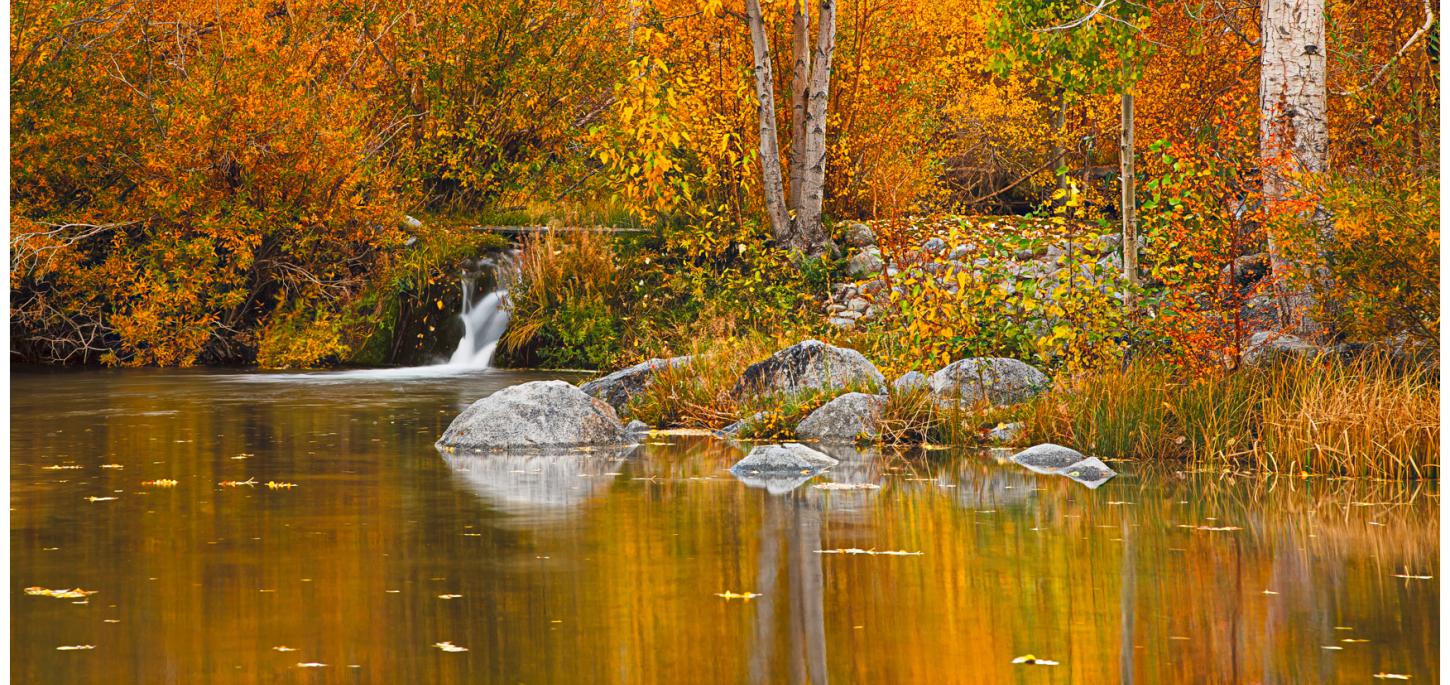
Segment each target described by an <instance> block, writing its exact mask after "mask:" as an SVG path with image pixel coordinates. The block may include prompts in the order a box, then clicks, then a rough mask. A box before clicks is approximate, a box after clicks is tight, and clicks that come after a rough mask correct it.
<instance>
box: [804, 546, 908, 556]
mask: <svg viewBox="0 0 1450 685" xmlns="http://www.w3.org/2000/svg"><path fill="white" fill-rule="evenodd" d="M816 554H870V555H882V556H892V557H919V556H921V555H922V554H924V552H905V551H902V550H874V549H860V548H857V547H849V548H846V549H818V550H816Z"/></svg>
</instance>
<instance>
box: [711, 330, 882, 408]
mask: <svg viewBox="0 0 1450 685" xmlns="http://www.w3.org/2000/svg"><path fill="white" fill-rule="evenodd" d="M851 386H865V387H869V388H871V389H873V390H884V389H885V387H886V378H885V377H884V376H882V375H881V372H880V371H877V370H876V365H875V364H872V363H871V361H870V360H868V359H866V357H864V356H862V355H861V353H860V352H857V351H856V350H851V349H847V348H844V347H836V346H834V345H827V344H826V343H823V342H821V341H819V340H806V341H804V342H799V343H796V344H794V345H791V346H790V347H787V348H785V349H783V350H781V351H779V352H776V353H775V354H773V355H771V356H769V357H767V358H766V359H763V360H761V361H758V362H756V363H754V364H751V365H750V366H749V367H748V368H746V369H745V372H744V373H742V374H740V380H739V381H736V383H735V388H734V390H733V393H734V394H735V395H736V396H737V397H738V396H741V395H743V394H746V393H757V394H766V393H775V394H790V393H796V392H800V391H802V390H822V389H826V388H846V387H851Z"/></svg>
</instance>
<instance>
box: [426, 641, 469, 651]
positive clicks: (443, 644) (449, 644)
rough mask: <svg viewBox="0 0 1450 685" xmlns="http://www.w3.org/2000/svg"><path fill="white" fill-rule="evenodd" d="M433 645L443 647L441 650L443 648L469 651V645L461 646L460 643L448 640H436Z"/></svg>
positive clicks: (445, 649) (444, 649)
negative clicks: (456, 643)
mask: <svg viewBox="0 0 1450 685" xmlns="http://www.w3.org/2000/svg"><path fill="white" fill-rule="evenodd" d="M433 646H434V647H437V648H438V649H441V650H443V651H445V652H466V651H468V648H467V647H459V646H458V645H455V644H453V643H452V642H448V641H447V640H445V641H443V642H434V643H433Z"/></svg>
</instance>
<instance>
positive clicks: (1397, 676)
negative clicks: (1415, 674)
mask: <svg viewBox="0 0 1450 685" xmlns="http://www.w3.org/2000/svg"><path fill="white" fill-rule="evenodd" d="M1374 677H1376V678H1379V679H1380V680H1409V679H1410V676H1407V675H1405V674H1403V673H1376V674H1374Z"/></svg>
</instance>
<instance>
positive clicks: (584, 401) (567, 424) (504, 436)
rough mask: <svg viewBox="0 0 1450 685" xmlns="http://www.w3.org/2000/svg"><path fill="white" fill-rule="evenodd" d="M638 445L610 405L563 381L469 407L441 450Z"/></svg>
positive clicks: (527, 386)
mask: <svg viewBox="0 0 1450 685" xmlns="http://www.w3.org/2000/svg"><path fill="white" fill-rule="evenodd" d="M634 442H635V440H634V438H633V437H632V436H631V435H630V434H629V433H628V432H627V431H626V430H625V429H624V426H623V425H621V424H620V422H619V416H618V415H616V414H615V413H614V409H613V408H612V407H610V406H609V405H608V404H605V403H604V402H603V401H601V400H599V399H597V398H594V397H590V396H589V395H586V394H584V392H583V391H582V390H580V389H579V388H576V387H574V386H573V385H572V384H570V383H566V382H564V381H534V382H532V383H523V384H520V385H514V386H510V387H507V388H504V389H503V390H500V391H498V392H496V393H494V394H492V395H489V396H488V397H485V398H483V399H481V400H478V401H477V402H474V403H473V404H471V405H469V407H468V408H467V409H464V410H463V413H462V414H459V415H458V418H455V419H453V423H451V424H449V426H448V430H446V431H444V432H443V437H441V438H439V439H438V442H437V446H438V447H440V448H448V449H450V450H466V451H502V450H519V449H525V450H526V449H544V448H559V447H585V446H622V445H630V444H633V443H634Z"/></svg>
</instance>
